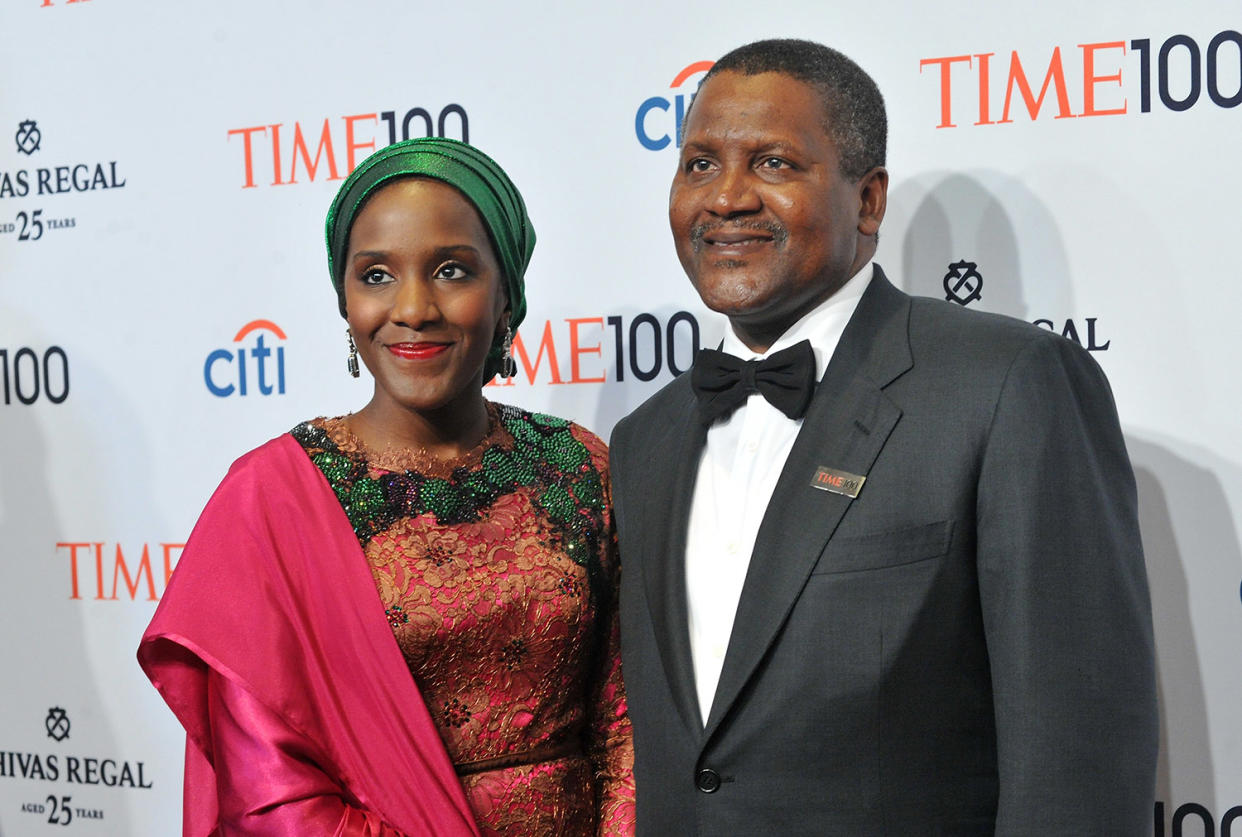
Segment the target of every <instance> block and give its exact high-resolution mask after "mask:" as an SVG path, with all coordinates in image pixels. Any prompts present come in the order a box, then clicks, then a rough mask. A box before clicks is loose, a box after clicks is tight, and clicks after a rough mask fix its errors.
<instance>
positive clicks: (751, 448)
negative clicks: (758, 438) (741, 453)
mask: <svg viewBox="0 0 1242 837" xmlns="http://www.w3.org/2000/svg"><path fill="white" fill-rule="evenodd" d="M757 450H759V443H758V442H747V443H746V452H747V453H754V452H755V451H757Z"/></svg>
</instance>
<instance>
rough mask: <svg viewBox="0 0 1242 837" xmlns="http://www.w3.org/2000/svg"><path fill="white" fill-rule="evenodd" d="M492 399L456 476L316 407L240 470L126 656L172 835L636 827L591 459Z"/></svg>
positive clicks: (573, 429) (363, 835) (598, 451)
mask: <svg viewBox="0 0 1242 837" xmlns="http://www.w3.org/2000/svg"><path fill="white" fill-rule="evenodd" d="M488 410H489V414H490V419H491V420H490V425H489V431H488V434H487V437H486V438H485V439H484V440H483V442H482V443H481V444H480V445H479V446H478V447H477V448H476V449H475V450H473V451H471V452H470V453H469V454H467V455H466V456H465V457H463V458H461V459H460V460H458V461H455V462H446V463H442V462H436V461H429V460H424V459H422V458H420V457H419V456H417V455H412V454H409V453H396V452H391V451H385V452H380V453H370V452H368V451H366V450H364V449H363V447H362V445H361V444H359V442H358V441H357V440H356V439H355V438H354V437H352V436H351V435H350V434H349V432H348V430H347V429H346V427H345V425H344V423H343V422H342V421H341V420H339V419H317V420H315V421H312V422H307V423H305V424H302V425H300V426H299V427H297V428H295V429H294V430H293V431H292V432H291V433H290V434H285V435H283V436H280V437H278V438H276V439H274V440H272V441H271V442H268V443H267V444H265V445H263V446H261V447H260V448H258V449H256V450H254V451H252V452H250V453H248V454H246V455H245V456H243V457H242V458H241V459H239V460H238V461H237V462H236V463H234V465H233V467H232V468H231V469H230V471H229V474H228V476H227V477H226V478H225V480H224V481H223V482H222V483H221V485H220V487H219V488H218V489H217V491H216V493H215V494H214V495H213V496H212V499H211V500H210V501H209V502H208V504H207V507H206V508H205V509H204V511H203V514H202V516H201V517H200V518H199V522H198V524H197V525H196V526H195V529H194V532H193V533H192V534H191V536H190V538H189V541H188V543H187V546H186V548H185V551H184V552H183V553H182V558H181V561H180V563H179V564H178V566H177V569H176V571H175V572H174V573H173V577H172V580H171V581H170V583H169V586H168V589H167V591H166V593H165V595H164V597H163V599H162V600H161V602H160V606H159V608H158V609H157V611H156V613H155V616H154V617H153V618H152V620H151V624H150V625H149V626H148V628H147V631H146V633H145V634H144V636H143V640H142V643H141V645H140V647H139V651H138V658H139V662H140V663H141V664H142V666H143V669H144V670H145V671H146V673H147V675H148V676H149V677H150V678H151V680H152V682H153V683H154V685H155V686H156V688H157V689H159V691H160V693H161V695H163V697H164V699H165V701H167V703H168V705H169V706H170V708H172V710H173V712H174V713H175V714H176V716H177V718H178V719H179V720H180V721H181V723H182V725H183V726H184V727H185V729H186V739H187V743H186V758H185V789H184V806H185V807H184V810H185V817H184V834H186V835H189V836H190V837H206V835H221V837H225V836H226V835H239V834H243V835H264V837H271V836H272V835H280V837H304V835H318V834H324V835H334V837H412V836H413V835H435V837H446V835H461V837H467V836H468V835H477V834H480V833H481V834H485V835H523V837H528V836H529V837H539V835H547V837H551V836H552V835H557V836H558V837H560V835H569V836H570V837H574V836H576V835H583V836H584V837H585V835H595V834H601V835H602V834H632V833H633V829H634V784H633V778H632V764H633V749H632V742H631V736H630V724H629V718H628V715H627V713H626V706H625V696H624V690H623V687H622V683H621V669H620V655H619V650H618V647H617V618H616V608H615V606H614V602H615V596H616V590H617V583H618V572H619V568H618V566H617V562H616V558H615V539H614V535H613V528H612V520H611V506H610V503H609V497H608V481H607V454H606V452H605V449H604V445H603V443H602V442H600V440H599V439H598V438H596V437H595V436H593V435H592V434H590V433H589V432H587V431H586V430H584V429H582V428H581V427H578V426H576V425H574V424H571V423H569V422H566V421H562V420H560V419H555V418H551V417H547V416H541V415H535V414H531V413H527V412H524V411H521V410H517V409H514V408H510V407H503V406H496V405H490V404H489V405H488ZM394 637H395V639H396V641H395V642H394V641H393V640H394Z"/></svg>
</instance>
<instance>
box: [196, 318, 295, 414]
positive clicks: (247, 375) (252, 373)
mask: <svg viewBox="0 0 1242 837" xmlns="http://www.w3.org/2000/svg"><path fill="white" fill-rule="evenodd" d="M264 332H270V333H271V334H270V335H269V334H265V333H264ZM251 334H254V338H253V340H252V341H251V342H250V344H249V346H247V344H245V343H244V342H243V341H245V340H246V338H247V337H250V336H251ZM271 337H274V338H275V339H276V340H280V341H282V342H283V341H284V340H285V339H287V338H286V337H285V332H284V330H283V329H281V327H280V326H278V325H276V324H275V323H274V322H272V321H271V320H251V321H250V322H248V323H246V324H245V325H244V326H242V327H241V328H240V329H239V330H238V332H237V334H236V336H234V337H233V343H234V344H235V345H234V347H233V348H228V349H216V350H215V351H213V352H212V353H211V354H209V355H207V360H206V361H204V362H203V383H205V384H206V385H207V390H208V391H209V392H210V393H211V394H212V395H215V396H218V397H220V398H228V397H229V396H231V395H249V394H250V393H251V387H253V388H254V389H255V390H257V391H258V394H259V395H284V394H285V347H284V346H282V345H279V344H278V345H276V346H275V347H274V348H273V347H270V346H268V343H267V340H268V339H269V338H271ZM273 355H275V362H274V363H273V362H272V356H273Z"/></svg>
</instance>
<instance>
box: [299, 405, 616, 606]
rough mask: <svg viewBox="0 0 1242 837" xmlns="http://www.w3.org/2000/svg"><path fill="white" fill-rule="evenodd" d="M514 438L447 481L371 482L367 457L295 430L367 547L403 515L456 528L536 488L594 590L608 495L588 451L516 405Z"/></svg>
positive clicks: (559, 542)
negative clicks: (509, 446) (432, 519)
mask: <svg viewBox="0 0 1242 837" xmlns="http://www.w3.org/2000/svg"><path fill="white" fill-rule="evenodd" d="M497 406H498V409H499V414H500V421H501V423H502V424H503V425H504V427H505V429H506V430H508V431H509V433H510V434H512V436H513V438H514V441H515V444H514V446H513V449H512V450H506V449H505V448H503V447H500V446H493V447H490V448H488V449H487V450H486V451H484V452H483V456H482V460H481V462H480V464H479V465H477V466H475V467H474V468H458V469H457V470H456V471H454V472H453V474H452V475H451V476H450V478H449V479H438V478H434V477H425V476H423V475H422V474H420V473H418V472H416V471H403V472H399V473H385V474H382V475H381V476H379V477H372V476H371V475H370V473H369V469H368V466H367V462H366V460H365V458H363V457H362V456H361V455H351V454H348V453H346V452H344V451H342V450H341V449H340V448H338V447H337V445H336V443H335V442H333V441H332V439H331V438H330V437H329V436H328V434H327V433H326V432H325V431H324V430H323V429H322V428H320V427H317V426H315V425H313V424H311V423H309V422H305V423H303V424H299V425H298V426H297V427H295V428H294V429H293V430H291V431H290V433H291V434H292V436H293V438H294V439H296V440H297V441H298V443H299V444H300V445H301V446H302V448H303V449H304V450H305V451H306V454H307V456H309V457H310V459H311V461H312V462H314V463H315V466H316V467H317V468H319V470H320V471H321V472H322V473H323V475H324V476H325V477H326V478H327V480H328V484H329V485H330V486H332V491H333V492H334V493H335V494H336V497H337V499H338V500H339V501H340V503H341V507H342V508H343V509H344V510H345V515H346V516H347V517H348V518H349V523H350V525H351V526H352V527H353V529H354V534H356V535H357V536H358V540H359V542H361V543H362V545H363V546H364V547H365V546H366V545H367V543H368V542H369V541H370V540H371V538H372V537H374V536H375V535H377V534H378V533H380V532H383V531H384V530H385V529H387V528H389V527H390V526H392V524H393V523H395V522H396V521H397V520H399V519H401V518H403V517H418V516H420V515H423V514H428V513H429V514H431V515H432V516H433V517H435V519H436V522H437V523H439V524H441V525H445V526H452V525H455V524H458V523H466V522H473V521H477V520H480V519H481V517H482V513H483V512H484V511H486V510H487V509H488V508H490V507H491V505H492V504H493V503H495V502H496V500H497V499H498V498H499V497H501V496H503V495H505V494H510V493H512V492H513V491H515V490H516V489H518V488H521V487H534V488H535V491H534V498H533V499H534V504H535V506H536V507H538V508H539V509H540V510H541V511H542V512H543V513H544V514H545V515H547V518H548V520H549V521H550V522H551V523H552V529H553V532H554V539H555V541H556V542H555V543H553V544H550V546H552V547H553V548H558V549H561V550H563V551H564V552H565V554H566V555H568V556H569V557H570V558H571V559H572V560H573V561H574V563H576V564H578V565H579V566H582V567H585V568H586V570H587V577H588V580H589V582H590V585H591V588H592V590H593V591H594V590H595V589H596V587H597V584H596V580H597V577H598V575H599V572H600V557H601V556H600V551H601V547H602V544H601V533H602V531H603V519H604V490H603V482H602V480H601V478H600V474H599V471H597V470H596V469H595V467H594V466H592V464H591V454H590V451H588V450H587V447H586V445H584V444H583V443H582V442H580V441H578V440H577V439H576V438H574V435H573V433H572V432H571V430H570V425H569V422H567V421H565V420H564V419H559V418H555V417H553V416H547V415H542V414H540V413H528V412H526V411H525V410H520V409H518V408H516V407H509V406H506V405H497Z"/></svg>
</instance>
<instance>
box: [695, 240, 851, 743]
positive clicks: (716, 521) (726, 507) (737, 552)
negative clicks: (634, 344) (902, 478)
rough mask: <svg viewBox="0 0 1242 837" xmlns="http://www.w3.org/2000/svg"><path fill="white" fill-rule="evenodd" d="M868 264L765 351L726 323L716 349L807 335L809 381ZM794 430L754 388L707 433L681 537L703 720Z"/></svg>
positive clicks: (739, 349)
mask: <svg viewBox="0 0 1242 837" xmlns="http://www.w3.org/2000/svg"><path fill="white" fill-rule="evenodd" d="M871 265H872V263H871V262H868V263H867V264H866V265H864V266H863V268H862V269H861V270H859V271H858V273H856V274H855V275H854V277H853V278H852V279H850V280H849V281H848V282H846V283H845V284H844V285H843V286H842V287H841V289H840V290H839V291H837V292H836V293H835V294H833V295H832V296H831V297H829V298H828V299H826V300H824V301H823V302H822V303H820V304H819V305H818V306H816V307H815V308H814V309H813V310H811V311H810V312H808V313H807V314H806V315H805V316H804V317H802V319H800V320H798V321H797V322H796V323H794V324H793V325H792V326H790V328H789V329H788V330H787V331H786V332H785V333H784V334H782V335H781V336H780V339H778V340H777V341H776V342H775V343H773V344H772V345H771V347H769V349H768V351H767V352H766V353H765V354H756V353H755V352H752V351H751V350H750V349H748V348H747V347H746V344H744V343H743V342H742V341H741V340H739V339H738V338H737V336H736V335H735V334H734V333H733V329H731V328H729V329H726V330H725V337H724V343H723V345H722V346H721V350H722V351H725V352H728V353H729V354H731V355H734V356H736V357H739V358H741V359H743V360H752V359H763V358H765V357H767V356H768V355H770V354H772V353H773V352H779V351H781V350H782V349H787V348H789V347H790V346H792V345H794V344H795V343H798V342H800V341H802V340H810V341H811V347H812V348H813V349H814V350H815V365H816V376H815V379H816V380H817V381H818V380H820V379H821V378H823V376H824V371H825V370H826V369H827V368H828V361H830V360H831V359H832V353H833V352H834V351H836V348H837V343H838V342H839V341H840V339H841V334H842V332H843V331H845V326H846V323H848V322H849V320H850V317H851V316H853V314H854V309H855V308H857V307H858V300H859V299H861V298H862V295H863V291H865V290H866V289H867V285H868V284H869V283H870V281H871V274H872V268H871ZM801 428H802V419H791V418H788V417H787V416H786V415H785V414H784V413H782V412H781V411H780V410H778V409H776V408H775V407H773V406H772V405H771V404H769V403H768V402H767V400H766V399H764V397H763V396H762V395H759V394H757V393H755V394H752V395H751V396H750V397H749V398H748V399H747V400H746V403H744V404H743V405H742V406H741V407H739V408H738V409H737V410H736V411H734V412H733V414H732V415H730V416H728V417H726V418H723V419H721V420H719V421H717V422H716V423H715V424H713V425H712V426H711V427H710V428H709V429H708V431H707V443H706V445H704V447H703V455H702V458H701V459H700V460H699V470H698V477H697V479H696V480H695V483H694V496H693V498H692V500H691V503H690V521H689V530H688V533H687V537H686V600H687V601H686V604H687V610H688V612H689V616H690V653H691V657H692V659H693V661H694V680H695V687H696V689H697V691H698V697H699V711H700V713H701V715H702V718H703V721H704V723H706V721H707V716H708V714H709V712H710V711H711V705H712V698H713V696H714V695H715V694H716V684H717V682H718V681H719V680H720V671H721V668H722V666H723V665H724V658H725V650H726V648H728V645H729V636H730V634H731V633H732V631H733V617H734V614H735V613H736V612H737V604H738V600H739V599H740V598H741V595H742V584H743V582H745V580H746V570H747V568H748V567H749V566H750V555H751V552H752V551H753V550H754V547H755V536H756V535H757V534H758V532H759V524H760V523H761V522H762V520H763V515H764V512H766V511H767V508H768V501H769V500H770V499H771V497H772V492H773V490H775V488H776V482H777V479H778V478H779V477H780V475H781V470H782V469H783V468H784V467H785V460H786V459H787V458H788V457H789V451H790V449H791V448H792V447H793V443H794V439H795V438H796V437H797V435H798V431H799V430H800V429H801Z"/></svg>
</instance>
